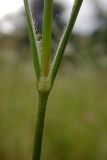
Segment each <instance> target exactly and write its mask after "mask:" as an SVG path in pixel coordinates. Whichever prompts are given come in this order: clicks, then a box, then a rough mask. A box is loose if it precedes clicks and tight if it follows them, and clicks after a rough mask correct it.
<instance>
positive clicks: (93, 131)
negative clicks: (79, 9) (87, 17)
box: [0, 0, 107, 160]
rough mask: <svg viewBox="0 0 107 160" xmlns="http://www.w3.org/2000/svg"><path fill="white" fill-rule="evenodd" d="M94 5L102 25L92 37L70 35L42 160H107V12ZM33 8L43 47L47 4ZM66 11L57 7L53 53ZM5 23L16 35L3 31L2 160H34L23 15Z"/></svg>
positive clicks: (33, 95) (32, 92)
mask: <svg viewBox="0 0 107 160" xmlns="http://www.w3.org/2000/svg"><path fill="white" fill-rule="evenodd" d="M94 5H95V6H96V10H97V15H96V19H97V21H98V23H99V24H100V25H99V27H98V28H97V29H96V30H94V31H93V32H92V33H91V34H89V35H83V34H81V33H79V34H77V33H75V32H74V33H73V34H72V36H71V38H70V41H69V43H68V46H67V49H66V53H65V56H64V58H63V61H62V64H61V67H60V70H59V74H58V76H57V78H56V81H55V85H54V87H53V90H52V93H51V96H50V98H49V103H48V107H47V114H46V123H45V132H44V137H45V138H44V142H43V152H42V159H44V160H50V159H51V160H71V159H72V160H107V12H105V11H104V10H103V9H102V8H101V7H100V5H99V3H98V1H95V3H94ZM31 6H32V11H33V16H34V22H35V28H36V31H37V32H38V45H41V36H40V35H41V30H42V27H41V26H42V13H43V1H42V0H41V1H39V0H36V1H31ZM63 11H64V6H63V5H61V4H59V3H58V4H57V3H55V4H54V15H53V19H54V21H53V34H52V40H53V54H54V51H55V49H56V46H57V44H58V40H59V38H60V36H61V34H62V32H63V30H64V26H65V25H66V22H65V21H64V19H63V18H62V14H63ZM6 20H7V21H12V22H14V25H15V30H13V31H12V32H10V33H7V32H6V31H5V32H3V31H2V30H0V160H19V159H20V160H25V159H26V160H30V159H31V155H32V147H33V145H32V143H33V136H34V127H35V118H34V117H35V114H36V106H37V92H36V86H35V81H36V80H35V75H34V68H33V62H32V55H31V52H30V47H29V41H28V34H27V27H26V19H25V15H24V11H23V10H22V11H20V12H19V13H17V14H14V15H11V16H7V17H6ZM0 25H2V24H0ZM84 25H85V22H84ZM93 27H94V26H93Z"/></svg>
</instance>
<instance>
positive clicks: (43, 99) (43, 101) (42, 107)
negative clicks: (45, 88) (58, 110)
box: [32, 92, 49, 160]
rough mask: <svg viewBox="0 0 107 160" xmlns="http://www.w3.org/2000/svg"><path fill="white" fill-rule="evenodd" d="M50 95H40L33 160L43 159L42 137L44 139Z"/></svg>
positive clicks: (47, 93) (43, 93)
mask: <svg viewBox="0 0 107 160" xmlns="http://www.w3.org/2000/svg"><path fill="white" fill-rule="evenodd" d="M48 95H49V92H42V93H39V94H38V96H39V103H38V112H37V122H36V131H35V138H34V150H33V157H32V160H40V158H41V148H42V137H43V128H44V119H45V112H46V105H47V100H48Z"/></svg>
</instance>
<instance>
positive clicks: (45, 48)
mask: <svg viewBox="0 0 107 160" xmlns="http://www.w3.org/2000/svg"><path fill="white" fill-rule="evenodd" d="M52 18H53V0H44V14H43V29H42V57H41V69H42V75H43V76H45V77H47V76H48V73H49V70H50V55H51V34H52Z"/></svg>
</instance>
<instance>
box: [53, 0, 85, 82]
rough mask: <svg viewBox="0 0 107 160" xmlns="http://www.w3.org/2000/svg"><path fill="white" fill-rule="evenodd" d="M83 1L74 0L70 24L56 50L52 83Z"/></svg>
mask: <svg viewBox="0 0 107 160" xmlns="http://www.w3.org/2000/svg"><path fill="white" fill-rule="evenodd" d="M82 2H83V0H75V1H74V5H73V9H72V12H71V16H70V20H69V23H68V25H67V27H66V29H65V32H64V34H63V36H62V39H61V41H60V43H59V46H58V49H57V52H56V55H55V58H54V61H53V64H52V67H51V82H52V84H53V82H54V79H55V77H56V74H57V71H58V69H59V65H60V62H61V59H62V56H63V54H64V51H65V48H66V45H67V42H68V40H69V37H70V34H71V32H72V29H73V27H74V24H75V21H76V19H77V16H78V13H79V10H80V8H81V5H82Z"/></svg>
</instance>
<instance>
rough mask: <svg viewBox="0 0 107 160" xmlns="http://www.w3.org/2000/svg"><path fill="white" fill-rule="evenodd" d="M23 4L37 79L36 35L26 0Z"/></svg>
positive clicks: (38, 74) (38, 75)
mask: <svg viewBox="0 0 107 160" xmlns="http://www.w3.org/2000/svg"><path fill="white" fill-rule="evenodd" d="M24 6H25V11H26V17H27V24H28V32H29V39H30V44H31V48H32V53H33V61H34V68H35V72H36V76H37V79H38V80H39V78H40V62H39V55H38V54H39V51H38V48H37V37H36V32H35V27H34V22H33V18H32V14H31V11H30V6H29V3H28V0H24Z"/></svg>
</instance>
